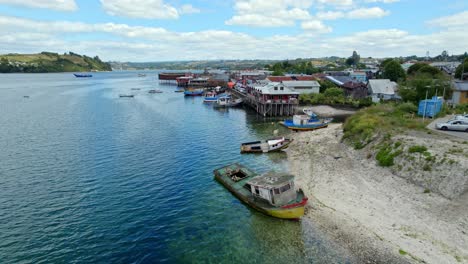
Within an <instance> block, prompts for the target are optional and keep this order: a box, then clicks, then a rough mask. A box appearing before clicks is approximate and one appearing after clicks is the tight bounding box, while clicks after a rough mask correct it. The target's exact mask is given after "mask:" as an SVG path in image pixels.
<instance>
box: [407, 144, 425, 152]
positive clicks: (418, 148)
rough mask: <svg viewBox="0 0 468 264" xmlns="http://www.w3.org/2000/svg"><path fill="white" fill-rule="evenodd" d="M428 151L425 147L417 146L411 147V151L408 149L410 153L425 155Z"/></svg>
mask: <svg viewBox="0 0 468 264" xmlns="http://www.w3.org/2000/svg"><path fill="white" fill-rule="evenodd" d="M425 151H427V148H426V147H425V146H418V145H415V146H411V147H410V148H409V149H408V152H409V153H416V152H418V153H423V152H425Z"/></svg>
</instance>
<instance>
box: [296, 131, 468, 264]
mask: <svg viewBox="0 0 468 264" xmlns="http://www.w3.org/2000/svg"><path fill="white" fill-rule="evenodd" d="M342 135H343V131H342V127H341V124H331V125H330V126H329V127H328V128H326V129H322V130H317V131H311V132H302V133H295V134H293V135H292V137H293V138H294V139H295V142H294V144H292V145H291V146H290V147H289V149H288V151H287V153H288V161H289V169H290V171H291V173H293V174H295V175H296V181H297V184H298V185H299V186H301V187H302V188H303V189H304V191H305V192H306V193H307V194H308V195H309V196H310V198H311V199H310V203H309V204H308V208H307V210H306V215H305V216H304V219H303V221H311V222H313V224H314V225H315V226H318V227H319V228H321V229H322V230H324V232H325V233H327V235H328V236H329V237H331V238H332V239H333V240H334V241H335V242H336V243H337V244H338V245H340V246H342V247H343V248H345V249H346V250H348V251H349V253H350V255H352V256H353V259H355V262H357V263H468V193H465V194H462V195H461V196H459V197H456V198H453V199H448V198H446V197H444V196H442V195H440V194H437V193H434V192H427V191H426V189H425V188H423V187H420V186H417V185H415V184H413V183H411V182H410V181H408V180H407V179H405V178H402V177H398V176H397V175H395V174H394V173H393V172H392V170H391V169H388V168H383V167H380V166H378V165H377V164H376V161H375V159H371V158H369V157H366V155H363V153H360V152H359V151H356V150H354V149H352V148H350V147H349V146H348V145H346V144H344V143H342V142H341V138H342ZM361 152H362V150H361Z"/></svg>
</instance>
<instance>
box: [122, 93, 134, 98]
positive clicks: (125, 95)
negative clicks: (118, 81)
mask: <svg viewBox="0 0 468 264" xmlns="http://www.w3.org/2000/svg"><path fill="white" fill-rule="evenodd" d="M119 97H129V98H133V97H135V95H133V94H119Z"/></svg>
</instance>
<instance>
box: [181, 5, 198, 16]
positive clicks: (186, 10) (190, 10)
mask: <svg viewBox="0 0 468 264" xmlns="http://www.w3.org/2000/svg"><path fill="white" fill-rule="evenodd" d="M200 12H201V10H200V9H198V8H195V7H193V6H192V5H190V4H186V5H182V6H181V7H180V9H179V13H180V14H196V13H200Z"/></svg>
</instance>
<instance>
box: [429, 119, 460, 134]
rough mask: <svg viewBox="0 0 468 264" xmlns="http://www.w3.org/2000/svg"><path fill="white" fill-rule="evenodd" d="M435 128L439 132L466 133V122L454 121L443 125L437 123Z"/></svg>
mask: <svg viewBox="0 0 468 264" xmlns="http://www.w3.org/2000/svg"><path fill="white" fill-rule="evenodd" d="M436 128H437V129H441V130H455V131H465V132H468V122H465V121H463V120H456V119H455V120H450V121H447V122H445V123H437V124H436Z"/></svg>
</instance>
